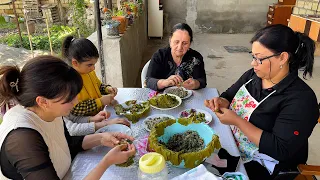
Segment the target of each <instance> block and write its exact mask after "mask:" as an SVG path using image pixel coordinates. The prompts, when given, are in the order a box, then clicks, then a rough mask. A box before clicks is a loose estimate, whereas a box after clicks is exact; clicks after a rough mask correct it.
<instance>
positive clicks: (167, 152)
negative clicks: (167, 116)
mask: <svg viewBox="0 0 320 180" xmlns="http://www.w3.org/2000/svg"><path fill="white" fill-rule="evenodd" d="M148 143H149V148H150V149H152V150H153V151H155V152H157V153H159V154H161V155H163V157H164V158H165V159H166V161H169V162H170V163H171V164H172V165H174V166H176V167H180V168H194V167H197V166H198V165H199V164H201V163H202V162H203V161H204V160H205V159H206V158H207V157H209V156H210V155H211V154H212V153H213V152H214V150H215V149H220V148H221V145H220V141H219V137H218V135H217V134H216V133H215V131H214V130H213V129H212V128H211V127H209V126H208V125H206V124H204V123H197V122H194V121H192V120H190V119H189V118H179V119H177V120H167V121H163V122H160V123H158V124H156V125H155V127H154V128H153V129H152V130H151V132H150V136H149V138H148Z"/></svg>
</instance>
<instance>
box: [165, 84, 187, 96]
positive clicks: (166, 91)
mask: <svg viewBox="0 0 320 180" xmlns="http://www.w3.org/2000/svg"><path fill="white" fill-rule="evenodd" d="M177 88H179V87H177V86H174V87H168V88H166V89H165V90H164V91H163V92H164V93H166V94H170V93H168V91H169V90H171V89H177ZM182 89H183V90H185V91H187V92H188V94H187V96H186V97H184V98H181V99H187V98H189V97H190V96H192V90H189V89H186V88H184V87H182Z"/></svg>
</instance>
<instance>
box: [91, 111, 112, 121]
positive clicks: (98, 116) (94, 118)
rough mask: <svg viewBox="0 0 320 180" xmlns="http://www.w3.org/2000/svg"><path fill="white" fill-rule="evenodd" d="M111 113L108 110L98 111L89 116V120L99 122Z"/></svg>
mask: <svg viewBox="0 0 320 180" xmlns="http://www.w3.org/2000/svg"><path fill="white" fill-rule="evenodd" d="M110 115H111V113H110V112H108V111H100V112H99V113H98V114H96V115H95V116H92V117H90V118H89V121H90V122H101V121H102V120H105V119H108V118H109V117H110Z"/></svg>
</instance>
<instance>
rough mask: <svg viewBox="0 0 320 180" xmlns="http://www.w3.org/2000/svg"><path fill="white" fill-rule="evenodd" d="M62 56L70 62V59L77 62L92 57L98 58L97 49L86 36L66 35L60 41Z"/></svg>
mask: <svg viewBox="0 0 320 180" xmlns="http://www.w3.org/2000/svg"><path fill="white" fill-rule="evenodd" d="M62 57H63V58H64V59H66V60H68V61H69V64H71V61H72V59H75V60H77V61H78V62H79V63H82V62H86V61H89V60H91V59H92V58H96V59H97V58H99V53H98V49H97V48H96V46H95V45H94V44H93V43H92V42H91V41H90V40H89V39H86V38H77V39H75V38H74V37H73V36H67V37H66V38H65V40H64V41H63V43H62Z"/></svg>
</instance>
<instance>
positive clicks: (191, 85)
mask: <svg viewBox="0 0 320 180" xmlns="http://www.w3.org/2000/svg"><path fill="white" fill-rule="evenodd" d="M183 87H184V88H186V89H191V90H192V89H198V88H199V87H200V82H199V81H198V80H196V79H193V78H189V79H187V80H186V81H184V82H183Z"/></svg>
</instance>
